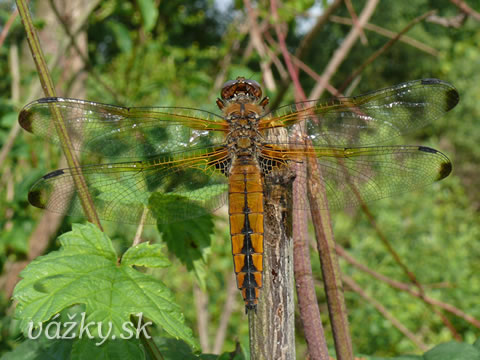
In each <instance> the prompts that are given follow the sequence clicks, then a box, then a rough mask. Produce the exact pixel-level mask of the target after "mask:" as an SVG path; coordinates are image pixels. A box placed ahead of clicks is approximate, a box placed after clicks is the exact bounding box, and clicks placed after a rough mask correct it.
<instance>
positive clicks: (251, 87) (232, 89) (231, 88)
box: [221, 76, 262, 101]
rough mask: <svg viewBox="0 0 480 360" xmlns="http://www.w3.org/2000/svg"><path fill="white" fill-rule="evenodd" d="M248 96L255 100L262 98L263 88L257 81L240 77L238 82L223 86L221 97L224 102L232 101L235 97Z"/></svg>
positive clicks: (228, 82)
mask: <svg viewBox="0 0 480 360" xmlns="http://www.w3.org/2000/svg"><path fill="white" fill-rule="evenodd" d="M242 95H243V96H248V97H251V98H253V100H255V101H256V100H258V99H260V98H261V97H262V88H261V86H260V84H259V83H258V82H256V81H255V80H250V79H245V78H244V77H240V76H239V77H238V78H237V79H236V80H229V81H227V82H226V83H225V84H223V86H222V91H221V97H222V99H223V100H230V99H232V98H234V97H235V96H242Z"/></svg>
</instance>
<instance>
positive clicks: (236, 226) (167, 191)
mask: <svg viewBox="0 0 480 360" xmlns="http://www.w3.org/2000/svg"><path fill="white" fill-rule="evenodd" d="M458 100H459V95H458V92H457V91H456V90H455V88H454V87H453V86H452V85H450V84H448V83H446V82H443V81H441V80H436V79H425V80H417V81H411V82H407V83H404V84H400V85H397V86H393V87H390V88H386V89H383V90H378V91H374V92H371V93H368V94H365V95H360V96H355V97H351V98H338V99H334V100H332V101H330V102H329V103H321V102H320V101H307V102H301V103H296V104H292V105H287V106H283V107H280V108H279V109H276V110H273V111H266V109H265V108H266V106H267V104H268V98H267V97H265V98H262V89H261V87H260V85H259V84H258V83H257V82H256V81H253V80H248V79H245V78H243V77H238V78H237V79H236V80H231V81H228V82H226V83H225V84H224V85H223V88H222V90H221V98H219V99H217V105H218V107H219V109H220V110H221V111H222V115H217V114H214V113H211V112H207V111H203V110H198V109H190V108H182V107H152V108H140V107H138V108H126V107H119V106H112V105H105V104H99V103H95V102H89V101H83V100H75V99H66V98H44V99H40V100H37V101H34V102H32V103H30V104H28V105H27V106H25V108H24V109H23V110H22V111H21V113H20V116H19V121H20V124H21V126H22V127H23V128H24V129H25V130H27V131H29V132H32V133H34V134H38V135H41V136H43V137H45V138H47V139H49V140H50V141H52V142H54V143H60V139H59V136H58V135H57V133H56V131H55V123H54V121H55V120H53V119H54V118H53V116H52V111H53V110H54V109H55V110H56V111H58V112H59V113H60V114H61V116H62V118H63V121H64V122H65V127H66V130H67V132H68V135H69V138H70V142H71V145H70V146H71V148H72V149H74V150H78V151H83V152H89V153H93V154H97V155H100V156H102V157H105V158H116V159H121V162H115V163H102V164H96V165H86V166H82V167H79V168H69V169H62V170H56V171H53V172H51V173H49V174H47V175H45V176H44V177H42V178H41V179H39V180H38V181H37V182H36V183H35V184H34V185H33V187H32V189H31V190H30V193H29V196H28V199H29V201H30V203H31V204H32V205H34V206H36V207H39V208H43V209H48V210H51V211H53V212H57V213H63V214H70V215H82V214H83V210H82V206H81V203H80V201H79V197H78V190H77V189H76V187H75V185H74V178H75V177H78V176H79V174H82V176H83V177H84V179H85V183H86V185H87V188H88V191H89V193H90V196H91V198H92V200H93V203H94V204H95V207H96V210H97V212H98V215H99V217H100V218H101V219H104V220H112V221H118V222H126V223H136V222H139V221H140V219H142V220H143V221H144V222H145V223H147V224H152V223H156V222H158V223H169V222H173V221H180V220H185V219H189V218H192V217H195V216H200V215H203V214H206V213H209V212H212V211H214V210H215V209H218V208H219V207H221V206H222V205H224V204H225V203H227V201H228V204H229V218H230V232H231V240H232V253H233V260H234V267H235V274H236V276H237V285H238V288H239V289H240V290H241V291H242V294H243V298H244V301H245V305H246V309H247V310H249V309H255V308H256V304H257V302H258V296H259V291H260V288H261V287H262V271H263V234H264V228H263V223H264V221H263V217H264V186H265V185H266V183H265V182H266V181H268V178H269V177H268V176H266V175H269V174H272V173H273V172H276V171H279V170H285V169H287V168H289V167H291V165H292V164H299V163H306V160H310V161H311V160H312V159H314V160H315V162H316V165H317V166H316V169H317V170H316V171H314V172H312V171H309V172H308V175H307V172H297V174H296V181H301V183H303V184H305V183H306V182H307V181H312V180H314V181H318V182H320V183H321V184H322V188H323V190H322V192H323V193H324V194H316V195H317V197H316V198H317V199H320V200H319V202H321V204H317V205H319V206H321V207H323V206H328V208H330V209H331V208H344V207H349V206H355V205H358V203H359V202H361V201H370V200H375V199H380V198H383V197H387V196H392V195H395V194H399V193H401V192H405V191H409V190H412V189H415V188H419V187H422V186H425V185H426V184H429V183H432V182H434V181H436V180H441V179H443V178H445V177H446V176H448V174H449V173H450V171H451V168H452V167H451V163H450V161H449V159H448V158H447V157H446V156H445V155H444V154H442V153H441V152H439V151H437V150H434V149H431V148H428V147H424V146H387V145H382V146H372V145H373V144H378V143H382V142H385V141H387V140H389V139H391V138H393V137H396V136H398V135H400V134H403V133H405V132H408V131H411V130H412V129H415V128H419V127H421V126H423V125H425V124H427V123H430V122H432V121H433V120H435V119H437V118H439V117H440V116H442V115H443V114H444V113H446V112H447V111H449V110H451V109H452V108H453V107H454V106H455V105H456V104H457V103H458ZM279 129H283V130H282V131H283V132H284V133H285V135H286V137H285V136H280V137H276V136H270V135H271V134H272V133H273V132H275V131H277V132H278V130H279ZM133 159H137V160H133ZM138 159H141V160H138ZM307 177H308V178H307ZM302 186H303V187H302ZM302 186H300V187H296V190H295V191H296V193H295V194H294V196H295V197H296V198H297V200H296V201H295V202H294V206H296V207H297V208H301V209H306V208H308V206H309V205H308V199H307V195H306V194H307V189H306V187H305V185H302ZM152 198H155V199H156V200H155V204H156V205H154V206H153V205H152ZM159 199H160V201H159ZM325 204H326V205H325ZM151 208H155V209H154V210H153V211H146V209H151ZM159 208H160V210H159Z"/></svg>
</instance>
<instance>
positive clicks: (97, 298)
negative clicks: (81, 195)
mask: <svg viewBox="0 0 480 360" xmlns="http://www.w3.org/2000/svg"><path fill="white" fill-rule="evenodd" d="M59 240H60V243H61V245H62V247H61V249H60V250H59V251H54V252H51V253H49V254H48V255H46V256H42V257H39V258H37V259H36V260H35V261H33V262H32V263H30V264H29V265H28V266H27V268H26V269H25V270H23V271H22V273H21V276H22V278H23V280H22V281H20V282H19V283H18V285H17V287H16V288H15V292H14V295H13V296H14V298H15V299H16V300H17V301H18V305H17V308H16V313H15V315H16V317H17V318H19V319H20V320H21V323H20V325H21V328H22V329H23V330H24V331H26V329H27V327H28V325H29V322H33V324H35V325H37V324H38V323H43V322H45V321H47V320H49V319H50V318H52V316H54V315H55V314H57V313H58V312H60V311H61V310H62V309H65V308H67V307H70V306H72V305H74V304H85V310H86V315H87V317H86V320H85V324H88V323H90V322H94V323H95V324H97V323H100V322H102V327H103V328H104V329H108V327H109V326H112V332H111V334H112V335H115V336H116V337H118V336H121V335H123V334H124V332H122V326H124V325H125V324H127V323H128V322H129V321H130V316H131V315H136V314H142V316H143V317H144V318H147V319H149V320H151V321H153V322H154V323H155V324H157V325H158V326H161V327H162V328H163V329H164V330H165V331H167V332H168V333H169V334H170V335H172V336H173V337H176V338H180V339H183V340H185V341H186V342H187V343H189V344H190V345H191V346H193V347H195V348H196V347H197V346H198V345H197V342H196V340H195V339H194V338H193V335H192V331H191V330H190V329H189V328H188V327H187V326H186V325H185V324H184V318H183V315H182V314H181V312H180V308H179V306H178V305H177V304H176V303H175V302H174V297H173V294H172V293H171V292H170V290H169V289H168V288H167V287H166V286H165V285H164V284H163V283H162V282H160V281H159V280H156V279H155V278H153V277H152V276H149V275H146V274H143V273H141V272H139V271H137V270H135V269H133V268H132V266H133V265H154V266H157V267H158V266H165V264H166V262H167V260H166V259H165V258H164V256H163V255H162V254H161V252H160V247H159V246H158V245H150V246H147V245H142V246H140V247H137V249H135V248H133V249H131V250H130V251H127V253H126V260H125V264H123V262H122V263H120V264H119V263H118V262H117V255H116V253H115V251H114V249H113V246H112V243H111V241H110V239H109V238H108V237H107V236H106V235H105V234H104V233H102V232H101V231H99V230H98V229H97V228H96V227H95V226H94V225H93V224H87V225H79V224H74V225H73V230H72V231H71V232H68V233H66V234H63V235H62V236H60V238H59ZM140 253H144V254H146V255H147V258H146V259H145V260H142V259H140V258H139V255H140ZM155 256H158V260H154V259H153V258H154V257H155ZM145 321H146V320H145ZM93 328H94V329H90V330H91V332H92V335H94V331H95V329H96V328H97V326H96V325H95V326H94V327H93ZM105 331H106V330H104V332H105Z"/></svg>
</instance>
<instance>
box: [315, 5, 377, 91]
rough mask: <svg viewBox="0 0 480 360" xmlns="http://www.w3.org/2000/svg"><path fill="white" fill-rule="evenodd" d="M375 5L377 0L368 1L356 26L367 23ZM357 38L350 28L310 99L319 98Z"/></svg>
mask: <svg viewBox="0 0 480 360" xmlns="http://www.w3.org/2000/svg"><path fill="white" fill-rule="evenodd" d="M377 5H378V0H369V1H368V2H367V4H366V5H365V7H364V8H363V10H362V13H361V14H360V16H359V18H358V25H359V27H360V28H363V26H364V25H365V24H366V23H367V22H368V19H370V17H371V16H372V15H373V12H374V10H375V8H376V7H377ZM359 36H360V33H359V32H358V27H352V29H351V30H350V32H349V33H348V35H347V36H346V37H345V40H343V42H342V44H341V45H340V47H339V48H338V49H337V50H336V51H335V53H334V54H333V56H332V58H331V60H330V61H329V63H328V65H327V67H326V69H325V71H324V72H323V74H322V81H321V82H319V83H317V84H316V85H315V87H314V88H313V90H312V92H311V93H310V97H309V98H310V99H318V98H320V96H321V95H322V93H323V91H324V90H325V85H326V83H327V82H328V81H330V78H331V77H332V76H333V74H334V73H335V72H336V71H337V69H338V67H339V66H340V64H341V63H342V62H343V60H344V59H345V58H346V56H347V55H348V53H349V52H350V50H351V49H352V47H353V45H354V44H355V42H356V40H357V39H358V37H359ZM340 91H343V89H342V88H341V89H340Z"/></svg>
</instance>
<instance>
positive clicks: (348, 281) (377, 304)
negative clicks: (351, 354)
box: [342, 275, 428, 352]
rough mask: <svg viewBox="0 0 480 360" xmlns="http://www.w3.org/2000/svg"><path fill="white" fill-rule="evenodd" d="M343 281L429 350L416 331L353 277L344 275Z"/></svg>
mask: <svg viewBox="0 0 480 360" xmlns="http://www.w3.org/2000/svg"><path fill="white" fill-rule="evenodd" d="M342 278H343V282H344V283H345V284H347V285H348V286H350V287H351V288H352V290H354V291H355V292H356V293H357V294H359V295H360V296H361V297H362V298H364V299H365V300H366V301H367V302H368V304H370V305H372V306H373V307H374V308H375V309H377V311H378V312H379V313H380V314H382V315H383V317H384V318H385V319H387V320H388V321H390V322H391V323H392V325H393V326H395V327H396V328H397V329H398V330H399V331H400V332H401V333H402V334H403V335H405V336H406V337H407V338H409V339H410V340H411V341H412V342H413V343H414V344H415V345H416V346H417V347H418V348H420V350H422V351H423V352H425V351H427V350H428V346H427V345H426V344H425V343H424V342H423V341H422V340H420V339H419V338H418V337H417V336H416V335H415V334H414V333H412V332H411V331H410V330H408V328H407V327H406V326H405V325H403V324H402V323H401V322H400V320H398V319H397V318H396V317H395V316H393V314H392V313H390V312H389V311H388V310H387V309H386V308H385V306H383V305H382V304H381V303H380V302H379V301H378V300H376V299H375V298H373V297H371V296H370V295H368V294H367V293H366V291H364V290H363V288H362V287H361V286H360V285H359V284H357V283H356V282H355V281H354V280H353V279H352V278H351V277H349V276H347V275H343V277H342Z"/></svg>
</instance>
